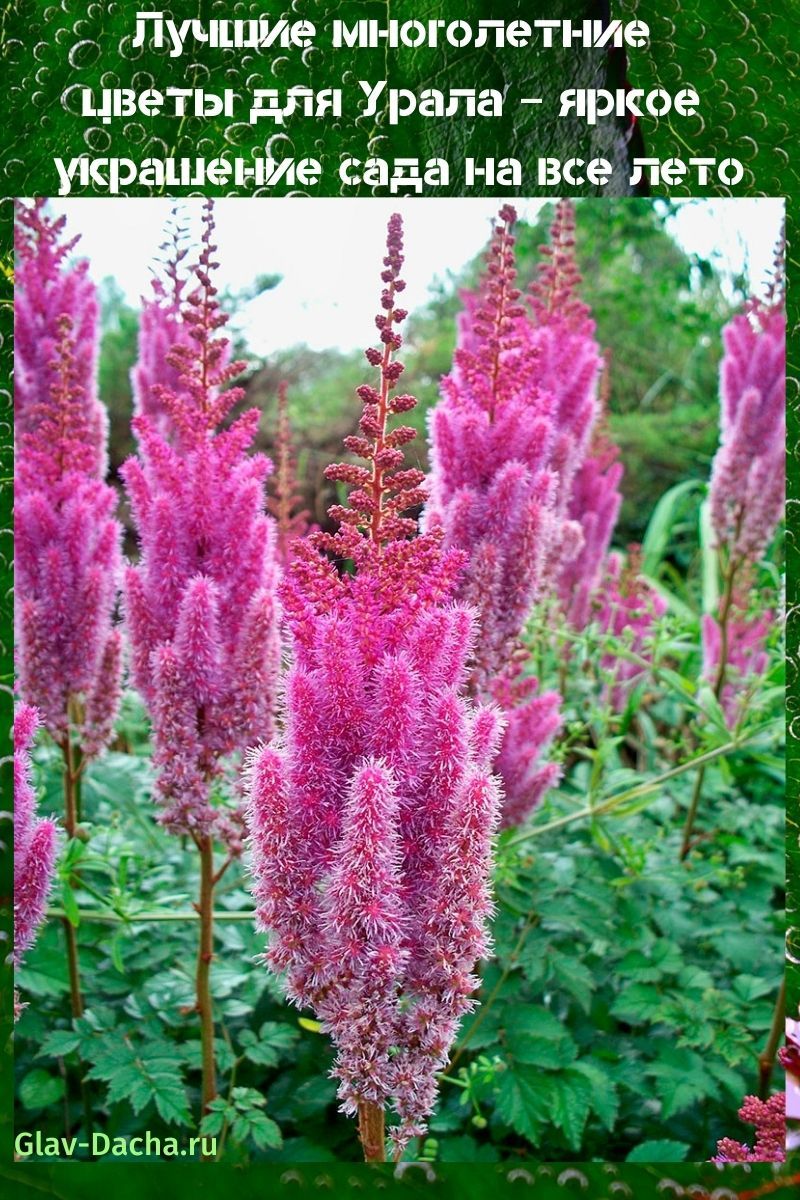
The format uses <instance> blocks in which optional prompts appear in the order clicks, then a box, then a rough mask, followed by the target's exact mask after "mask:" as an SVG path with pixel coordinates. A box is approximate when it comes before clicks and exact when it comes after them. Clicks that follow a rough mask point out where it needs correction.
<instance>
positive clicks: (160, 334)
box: [131, 212, 192, 434]
mask: <svg viewBox="0 0 800 1200" xmlns="http://www.w3.org/2000/svg"><path fill="white" fill-rule="evenodd" d="M160 249H161V251H162V254H163V260H162V264H161V266H162V271H161V273H160V274H156V275H155V276H154V278H153V281H152V295H151V296H150V297H147V298H145V297H143V298H142V305H141V309H140V315H139V339H138V354H137V359H136V363H135V365H134V367H133V368H132V370H131V388H132V390H133V401H134V409H135V412H136V413H137V414H142V415H145V416H148V417H150V419H151V420H152V421H153V424H154V425H155V426H156V428H157V429H158V430H159V432H160V433H163V434H167V433H168V432H169V418H168V415H167V412H166V410H165V409H164V406H163V404H162V403H161V401H160V398H159V396H160V390H159V389H161V388H166V389H167V390H168V391H170V392H177V391H179V390H180V375H181V371H180V368H179V367H178V366H176V365H172V364H171V363H170V362H169V358H170V354H171V351H172V348H173V346H175V345H176V344H177V343H181V344H183V345H187V346H191V344H192V343H191V339H190V338H189V329H190V328H191V327H190V326H187V325H184V323H183V321H182V319H181V314H182V311H183V307H184V303H185V301H184V292H185V289H186V285H187V283H188V281H189V275H188V272H186V271H185V270H184V268H183V267H182V264H183V262H184V260H185V259H186V257H187V255H188V253H189V251H188V248H187V246H186V245H185V230H184V228H183V227H182V226H181V225H180V224H179V223H178V219H177V214H176V213H175V212H173V214H172V217H171V221H170V226H169V228H168V233H167V240H166V241H165V242H164V243H163V244H162V246H161V247H160Z"/></svg>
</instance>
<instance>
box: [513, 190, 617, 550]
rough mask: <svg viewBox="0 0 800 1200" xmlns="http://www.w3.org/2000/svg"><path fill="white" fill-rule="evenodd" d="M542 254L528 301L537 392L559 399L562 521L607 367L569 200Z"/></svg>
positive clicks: (553, 458)
mask: <svg viewBox="0 0 800 1200" xmlns="http://www.w3.org/2000/svg"><path fill="white" fill-rule="evenodd" d="M541 253H542V258H543V261H542V263H541V264H540V266H539V272H538V276H537V278H536V280H535V281H534V282H533V284H532V285H531V288H530V301H531V308H532V311H533V321H534V326H535V331H536V332H535V345H536V348H537V351H538V356H539V367H538V383H539V387H540V388H542V389H543V390H545V391H548V392H550V394H551V395H552V396H553V397H554V400H555V425H556V429H555V437H554V443H553V447H552V450H551V455H550V467H551V469H552V470H553V471H554V472H555V474H556V478H557V489H556V508H557V511H558V513H559V515H560V516H561V517H562V519H563V518H564V517H565V516H566V514H567V509H568V507H569V504H570V498H571V496H572V489H573V481H574V479H575V476H576V474H577V472H578V471H579V469H580V467H581V465H582V463H583V461H584V459H585V458H586V455H587V452H588V449H589V445H590V440H591V436H592V430H593V428H594V425H595V422H596V421H597V418H598V416H599V404H598V385H599V380H600V372H601V368H602V365H603V359H602V355H601V353H600V348H599V346H598V344H597V341H596V339H595V336H594V330H595V326H594V321H593V320H592V316H591V313H590V310H589V307H588V305H586V304H585V303H584V302H583V301H582V300H581V299H580V297H579V295H578V288H579V286H580V282H581V276H580V273H579V271H578V268H577V264H576V261H575V206H574V204H573V203H572V201H571V200H559V202H558V204H557V205H556V211H555V216H554V218H553V224H552V226H551V229H550V244H549V245H548V246H542V247H541ZM577 548H578V547H577V545H576V546H575V549H577ZM572 549H573V548H572V546H571V545H569V544H567V545H566V546H565V547H564V548H563V549H561V550H557V559H558V561H559V562H561V563H563V562H566V561H568V560H569V558H570V557H571V556H572Z"/></svg>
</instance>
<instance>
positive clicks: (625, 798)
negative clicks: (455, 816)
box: [506, 733, 756, 846]
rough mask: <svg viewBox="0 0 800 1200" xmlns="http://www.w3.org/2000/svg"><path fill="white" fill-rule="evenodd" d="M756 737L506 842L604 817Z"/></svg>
mask: <svg viewBox="0 0 800 1200" xmlns="http://www.w3.org/2000/svg"><path fill="white" fill-rule="evenodd" d="M755 736H756V735H755V733H753V734H751V735H750V737H747V738H736V739H734V740H732V741H730V742H725V744H724V745H723V746H717V747H715V749H713V750H707V751H706V752H705V754H699V755H698V756H697V758H690V759H688V760H687V761H686V762H684V763H679V764H678V765H677V767H671V768H670V769H669V771H664V772H663V773H662V774H661V775H657V776H656V777H655V779H650V780H648V782H647V783H639V784H637V785H636V787H632V788H627V789H626V790H625V791H624V792H618V793H617V794H616V796H609V797H608V799H607V800H603V801H601V803H600V804H595V805H594V807H585V808H579V809H578V810H577V811H576V812H572V813H567V814H566V816H563V817H555V818H554V819H553V820H552V821H546V822H545V824H544V825H534V826H532V827H531V828H530V829H524V830H523V831H522V832H521V833H518V834H517V835H516V837H513V838H511V840H510V841H509V842H507V843H506V844H507V845H508V846H518V845H520V844H521V843H522V842H528V841H530V839H531V838H535V837H539V836H540V835H541V834H543V833H548V832H549V831H550V830H551V829H560V828H561V826H562V825H569V824H571V823H572V821H579V820H581V819H582V818H584V817H600V816H604V815H605V814H606V813H610V812H613V811H614V809H615V808H619V807H620V805H622V804H627V803H628V802H629V801H630V800H638V799H639V797H640V796H648V795H650V793H651V792H657V791H658V790H659V789H660V788H661V786H662V784H664V783H667V782H668V781H669V780H670V779H675V778H676V776H678V775H683V774H685V772H686V771H692V770H694V769H695V767H704V766H705V765H706V763H710V762H713V761H714V759H715V758H721V757H722V756H723V755H725V754H730V753H731V751H733V750H738V749H739V747H740V746H746V745H747V743H748V742H750V741H752V740H753V738H754V737H755Z"/></svg>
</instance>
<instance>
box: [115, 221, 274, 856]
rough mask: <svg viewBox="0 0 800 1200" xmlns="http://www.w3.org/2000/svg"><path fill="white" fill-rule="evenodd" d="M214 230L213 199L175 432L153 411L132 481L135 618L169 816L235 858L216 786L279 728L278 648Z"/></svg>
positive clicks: (181, 358)
mask: <svg viewBox="0 0 800 1200" xmlns="http://www.w3.org/2000/svg"><path fill="white" fill-rule="evenodd" d="M213 229H214V221H213V212H212V204H211V202H210V201H209V202H208V204H207V205H206V206H205V211H204V231H203V239H202V252H201V254H200V260H199V263H198V265H197V266H196V268H195V270H194V277H195V285H196V286H195V288H194V290H193V291H192V292H191V293H190V294H189V295H188V297H187V300H186V304H185V306H184V309H183V312H182V314H181V326H182V328H183V329H184V330H188V331H189V334H188V336H186V337H181V338H180V339H179V340H178V341H177V342H176V343H175V344H174V345H173V347H172V348H171V350H170V351H169V352H168V353H167V362H166V365H167V366H168V367H170V368H171V369H172V370H173V371H175V372H177V383H176V387H175V389H174V390H173V388H172V387H170V386H167V385H166V384H163V383H161V384H154V385H153V389H154V393H155V396H154V401H156V402H157V407H158V410H159V411H163V413H164V414H166V417H167V418H168V429H169V432H165V431H164V428H163V424H162V422H161V421H160V420H159V421H158V423H156V420H155V419H154V417H153V416H152V415H148V413H147V412H145V411H140V413H139V415H138V416H137V417H136V418H135V419H134V430H135V432H136V436H137V438H138V441H139V456H138V457H136V458H132V459H130V460H129V461H128V462H127V463H126V464H125V466H124V468H123V471H122V474H123V477H124V481H125V486H126V489H127V493H128V496H129V498H130V502H131V508H132V512H133V517H134V521H135V524H136V528H137V530H138V534H139V541H140V546H141V559H140V562H139V564H138V565H136V566H131V567H129V568H128V571H127V575H126V580H125V610H126V619H127V627H128V632H129V636H130V641H131V649H132V672H133V678H134V681H135V684H136V686H137V687H138V688H139V690H140V692H141V694H142V695H143V696H144V698H145V701H146V703H147V705H148V708H149V711H150V714H151V717H152V721H153V735H154V741H155V755H154V758H155V763H156V767H157V789H158V794H159V797H160V799H161V801H162V803H163V812H162V820H163V822H164V824H165V825H166V826H167V827H168V828H169V829H171V830H172V831H173V832H176V833H188V834H190V835H192V836H193V837H195V838H196V839H199V838H203V837H206V836H218V837H220V838H221V839H222V840H223V841H225V842H226V843H227V844H228V846H229V848H230V849H231V850H233V851H236V850H238V849H239V848H240V844H241V831H242V826H241V821H240V820H239V818H238V817H237V816H236V814H235V813H232V812H230V811H228V810H226V809H224V808H220V807H217V806H215V805H214V803H213V800H212V788H213V783H214V780H215V779H216V778H217V777H218V776H219V774H220V772H221V770H222V769H223V761H224V760H225V758H226V757H227V756H229V755H231V754H233V753H234V752H241V751H243V750H244V749H245V748H246V747H247V746H248V745H252V744H253V743H254V742H255V741H257V739H258V737H259V736H260V735H261V734H262V733H263V731H264V730H265V729H267V730H269V729H270V727H271V720H272V707H273V701H274V679H275V676H276V674H277V667H278V657H279V649H278V637H277V608H276V598H275V579H276V572H275V563H274V555H273V542H274V528H273V522H272V520H271V519H270V518H269V517H268V516H267V514H266V512H265V495H264V480H265V478H266V476H267V474H268V473H269V471H270V470H271V463H270V462H269V460H268V459H267V458H265V457H264V456H263V455H260V454H248V453H247V449H248V447H249V446H250V445H251V443H252V441H253V439H254V437H255V433H256V428H257V425H258V419H259V414H258V411H257V410H254V409H251V410H249V411H247V412H245V413H244V414H243V415H242V416H240V417H238V418H237V419H236V420H234V421H233V422H232V423H231V424H230V425H229V426H228V427H227V428H220V425H221V423H222V421H223V419H224V418H225V417H226V416H227V415H228V414H229V412H230V410H231V409H232V407H233V406H234V404H236V403H237V402H238V401H239V400H240V399H241V398H242V395H243V392H242V390H241V389H240V388H225V387H224V385H225V384H227V383H228V382H229V381H230V380H231V379H232V378H233V377H234V376H235V375H236V374H238V372H239V371H240V370H241V369H242V367H243V365H244V364H242V363H237V362H229V361H228V343H227V340H226V339H224V338H221V337H217V336H216V334H217V331H218V330H219V329H220V328H221V327H222V326H223V325H224V324H225V322H226V320H227V318H226V316H225V315H224V314H223V313H222V312H221V311H220V308H219V304H218V301H217V299H216V295H217V293H216V289H215V287H214V286H213V283H212V280H211V274H212V272H213V270H214V269H215V267H216V265H217V264H216V263H215V262H214V261H213V255H214V251H215V250H216V247H215V246H214V245H213V244H212V237H213ZM159 336H160V335H159ZM140 349H141V348H140ZM148 361H149V359H148ZM161 377H162V378H163V372H161Z"/></svg>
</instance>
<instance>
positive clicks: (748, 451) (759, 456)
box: [709, 296, 786, 563]
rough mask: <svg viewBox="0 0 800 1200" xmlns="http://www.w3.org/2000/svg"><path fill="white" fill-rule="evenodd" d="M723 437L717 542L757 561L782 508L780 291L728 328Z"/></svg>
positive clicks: (713, 493)
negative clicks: (773, 297)
mask: <svg viewBox="0 0 800 1200" xmlns="http://www.w3.org/2000/svg"><path fill="white" fill-rule="evenodd" d="M722 336H723V341H724V345H725V355H724V357H723V360H722V365H721V367H720V401H721V406H722V407H721V443H720V448H719V450H718V451H717V454H716V457H715V459H714V464H713V467H712V471H711V484H710V492H709V500H710V505H711V519H712V522H713V526H714V532H715V534H716V538H717V542H718V544H719V546H720V548H721V549H723V550H724V552H725V554H726V557H727V558H728V560H729V561H732V562H733V563H757V562H758V560H759V559H760V558H761V556H762V555H763V553H764V551H765V549H766V548H767V546H768V544H769V542H770V540H771V538H772V535H773V533H774V532H775V527H776V525H777V524H778V521H779V520H780V518H781V515H782V513H783V503H784V492H785V457H784V456H785V442H786V313H785V311H784V308H783V303H782V299H781V297H780V296H778V297H777V298H776V299H774V300H773V301H772V302H770V303H763V304H760V303H752V304H750V305H748V307H747V311H745V312H743V313H740V314H739V315H738V316H735V317H734V318H733V320H732V321H729V322H728V324H727V325H726V326H725V329H724V330H723V334H722Z"/></svg>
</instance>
